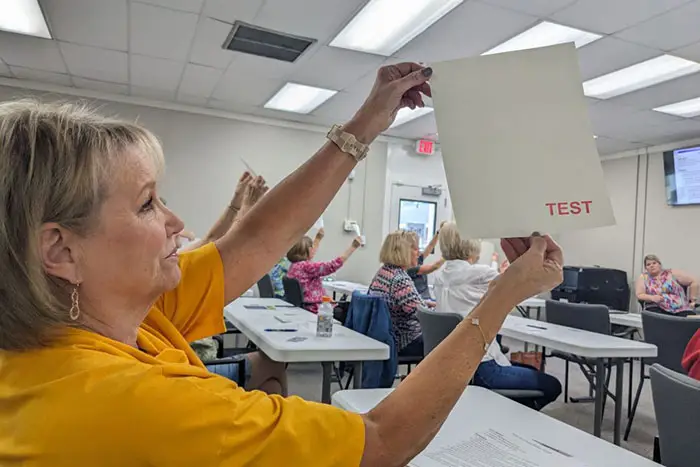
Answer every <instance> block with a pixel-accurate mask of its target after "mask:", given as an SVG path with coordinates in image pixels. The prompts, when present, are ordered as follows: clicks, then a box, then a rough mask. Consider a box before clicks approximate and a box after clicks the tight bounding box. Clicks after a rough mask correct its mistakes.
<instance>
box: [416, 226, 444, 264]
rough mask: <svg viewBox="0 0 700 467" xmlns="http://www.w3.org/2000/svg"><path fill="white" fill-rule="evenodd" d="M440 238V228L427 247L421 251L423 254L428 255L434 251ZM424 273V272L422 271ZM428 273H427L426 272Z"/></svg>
mask: <svg viewBox="0 0 700 467" xmlns="http://www.w3.org/2000/svg"><path fill="white" fill-rule="evenodd" d="M439 238H440V231H439V230H438V231H437V232H435V235H433V238H431V239H430V242H429V243H428V245H427V246H426V247H425V250H423V251H421V253H420V254H421V256H423V257H427V256H429V255H431V254H432V253H433V250H434V249H435V246H436V245H437V242H438V239H439ZM421 274H423V273H421ZM426 274H427V273H426Z"/></svg>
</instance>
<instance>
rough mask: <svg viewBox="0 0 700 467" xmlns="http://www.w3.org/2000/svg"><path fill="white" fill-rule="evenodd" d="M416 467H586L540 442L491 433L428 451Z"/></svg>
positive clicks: (412, 463)
mask: <svg viewBox="0 0 700 467" xmlns="http://www.w3.org/2000/svg"><path fill="white" fill-rule="evenodd" d="M409 465H410V466H412V467H446V466H449V467H462V466H463V467H585V464H583V463H581V462H580V461H577V460H576V459H574V458H573V457H572V456H570V455H569V454H567V453H564V452H562V451H557V450H555V449H553V448H551V447H550V446H547V445H545V444H542V443H540V442H539V441H537V440H528V439H525V438H523V437H521V436H518V435H516V434H515V433H503V432H500V431H497V430H493V429H489V430H485V431H482V432H477V433H474V434H473V435H472V436H471V437H470V438H468V439H465V440H464V441H462V442H460V443H456V444H453V445H449V446H442V447H439V448H434V449H431V448H430V447H428V448H427V449H426V450H425V451H423V452H422V453H421V454H419V455H418V457H416V458H415V459H414V460H413V461H412V462H411V463H410V464H409Z"/></svg>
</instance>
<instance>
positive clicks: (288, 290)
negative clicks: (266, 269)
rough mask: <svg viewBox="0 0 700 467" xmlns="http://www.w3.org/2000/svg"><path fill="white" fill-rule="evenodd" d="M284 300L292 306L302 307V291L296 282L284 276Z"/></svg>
mask: <svg viewBox="0 0 700 467" xmlns="http://www.w3.org/2000/svg"><path fill="white" fill-rule="evenodd" d="M282 284H284V299H285V301H287V302H289V303H291V304H292V305H294V306H296V307H298V308H301V307H302V306H303V305H304V290H303V289H302V287H301V284H300V283H299V281H298V280H296V279H292V278H291V277H287V276H284V277H283V278H282Z"/></svg>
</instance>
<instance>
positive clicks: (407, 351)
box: [369, 230, 429, 357]
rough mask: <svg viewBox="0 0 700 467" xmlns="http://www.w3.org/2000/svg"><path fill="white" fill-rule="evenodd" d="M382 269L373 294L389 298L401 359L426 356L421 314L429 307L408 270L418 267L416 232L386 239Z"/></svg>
mask: <svg viewBox="0 0 700 467" xmlns="http://www.w3.org/2000/svg"><path fill="white" fill-rule="evenodd" d="M379 261H380V262H381V263H382V267H381V268H380V269H379V271H377V274H376V275H375V276H374V279H372V283H371V284H370V286H369V292H370V293H376V294H381V295H383V296H384V297H385V298H386V301H387V304H388V305H389V313H390V314H391V324H392V332H393V334H394V340H395V341H396V350H397V352H398V354H399V356H400V357H422V356H423V335H422V333H421V329H420V322H419V321H418V315H417V311H418V309H419V308H420V307H428V306H429V304H428V303H427V302H426V301H424V300H423V298H422V297H421V296H420V294H419V293H418V291H417V290H416V286H415V284H414V283H413V280H411V277H410V276H409V275H408V273H407V272H406V270H407V269H409V268H413V267H416V265H417V264H418V246H417V245H416V243H415V241H414V237H413V233H412V232H407V231H404V230H398V231H396V232H393V233H390V234H389V235H387V236H386V238H385V239H384V243H383V244H382V249H381V250H380V252H379Z"/></svg>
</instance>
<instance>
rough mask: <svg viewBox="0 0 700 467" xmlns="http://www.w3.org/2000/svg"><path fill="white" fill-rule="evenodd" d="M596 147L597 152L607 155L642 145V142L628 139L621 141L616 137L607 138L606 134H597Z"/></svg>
mask: <svg viewBox="0 0 700 467" xmlns="http://www.w3.org/2000/svg"><path fill="white" fill-rule="evenodd" d="M595 143H596V146H597V147H598V154H600V155H601V156H607V155H610V154H615V153H617V152H622V151H630V150H632V149H639V148H642V147H644V146H645V145H644V143H633V142H629V141H621V140H618V139H613V138H608V137H607V136H598V138H596V140H595Z"/></svg>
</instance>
